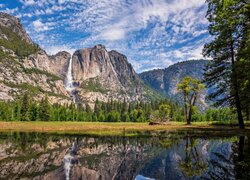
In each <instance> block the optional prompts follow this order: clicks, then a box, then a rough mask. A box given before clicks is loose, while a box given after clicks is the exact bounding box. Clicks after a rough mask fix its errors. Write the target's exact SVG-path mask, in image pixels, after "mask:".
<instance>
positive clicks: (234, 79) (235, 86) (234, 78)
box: [231, 46, 245, 129]
mask: <svg viewBox="0 0 250 180" xmlns="http://www.w3.org/2000/svg"><path fill="white" fill-rule="evenodd" d="M231 58H232V84H233V90H234V99H235V105H236V110H237V115H238V122H239V127H240V129H244V128H245V126H244V120H243V116H242V109H241V103H240V96H239V87H238V77H237V71H236V70H235V59H234V49H233V46H231Z"/></svg>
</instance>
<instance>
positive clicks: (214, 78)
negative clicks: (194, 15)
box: [203, 0, 250, 128]
mask: <svg viewBox="0 0 250 180" xmlns="http://www.w3.org/2000/svg"><path fill="white" fill-rule="evenodd" d="M207 3H208V11H207V19H208V21H209V22H210V25H209V33H210V34H211V35H212V36H214V38H213V40H212V41H211V42H210V43H208V44H206V45H205V47H204V53H203V54H204V55H205V56H207V57H210V58H212V61H211V63H209V64H208V66H207V68H206V72H205V81H206V83H207V86H208V87H214V88H215V89H216V91H215V92H213V93H211V94H210V95H209V98H210V99H212V100H215V101H216V102H217V105H218V106H221V105H225V104H226V105H227V104H230V105H231V106H232V107H235V108H236V110H237V115H238V122H239V127H240V128H244V121H243V115H242V110H243V107H244V105H245V104H248V103H245V104H244V103H243V101H242V97H241V94H242V95H243V94H244V93H243V92H245V93H246V94H244V96H248V95H249V91H248V92H247V91H245V90H246V89H248V85H247V80H246V78H247V77H248V75H246V76H243V77H241V72H242V70H243V69H244V67H243V66H242V65H240V66H239V63H240V62H247V61H246V58H247V57H248V59H249V56H247V54H248V53H249V51H248V50H249V46H248V43H247V41H248V40H247V39H248V38H247V37H249V22H250V21H249V2H248V1H245V0H225V1H221V0H207ZM247 29H248V30H247ZM247 64H248V63H247ZM247 71H249V69H248V70H247ZM243 74H244V72H243ZM244 84H246V86H245V88H246V89H245V90H243V89H244V88H243V87H244ZM242 90H243V91H242ZM247 106H248V105H247Z"/></svg>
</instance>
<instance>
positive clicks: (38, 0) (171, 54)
mask: <svg viewBox="0 0 250 180" xmlns="http://www.w3.org/2000/svg"><path fill="white" fill-rule="evenodd" d="M20 1H21V2H22V3H23V4H24V6H23V7H22V8H20V12H18V16H19V17H21V18H23V19H25V20H27V19H28V20H27V23H26V26H27V27H28V31H29V32H30V33H31V37H32V38H33V39H34V40H35V41H36V42H37V43H39V44H40V45H41V46H42V47H45V49H47V50H48V52H50V53H52V54H53V53H56V52H57V51H59V50H60V48H63V47H66V49H69V48H70V47H73V49H74V48H75V49H78V48H83V47H92V46H94V45H95V44H98V43H102V44H104V45H105V46H106V47H109V48H110V49H116V50H118V51H120V52H122V53H124V54H125V55H127V56H128V59H133V61H132V63H133V65H134V66H135V67H136V68H135V69H137V71H143V69H150V68H157V67H166V66H168V65H170V64H171V63H173V62H174V61H181V60H187V59H191V58H193V59H194V58H195V59H196V58H201V57H202V56H201V50H202V48H201V47H202V45H203V44H204V42H205V38H206V37H207V27H206V26H207V23H208V22H207V20H206V18H205V14H206V5H205V0H20ZM31 5H32V6H31ZM52 14H53V15H52ZM34 16H35V17H37V18H38V19H37V20H35V21H33V22H32V23H30V19H32V17H34ZM51 30H53V31H51ZM199 39H202V42H199V41H197V40H199ZM62 44H65V46H62Z"/></svg>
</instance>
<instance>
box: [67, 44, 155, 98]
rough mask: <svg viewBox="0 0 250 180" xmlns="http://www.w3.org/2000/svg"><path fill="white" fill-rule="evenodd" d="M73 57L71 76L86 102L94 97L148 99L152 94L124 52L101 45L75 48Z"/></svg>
mask: <svg viewBox="0 0 250 180" xmlns="http://www.w3.org/2000/svg"><path fill="white" fill-rule="evenodd" d="M72 58H73V59H72V60H73V65H72V66H73V67H72V72H73V79H74V81H75V84H77V85H78V89H77V91H78V92H79V95H80V96H81V97H82V99H83V100H84V101H86V102H93V101H95V100H96V99H97V98H98V99H99V100H101V101H107V100H108V99H111V98H112V99H116V100H123V99H126V100H127V101H136V100H148V99H149V98H151V97H150V96H152V94H154V92H153V91H151V90H150V89H148V88H147V87H146V86H145V85H144V83H143V81H142V80H141V79H140V77H139V76H138V75H137V74H136V72H135V71H134V69H133V67H132V65H131V64H130V63H129V62H128V60H127V58H126V56H125V55H123V54H120V53H118V52H116V51H114V50H112V51H110V52H108V51H107V50H106V48H105V46H103V45H96V46H94V47H93V48H87V49H81V50H77V51H76V52H75V53H74V54H73V57H72ZM150 93H151V94H150Z"/></svg>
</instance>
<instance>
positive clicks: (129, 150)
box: [0, 136, 157, 180]
mask: <svg viewBox="0 0 250 180" xmlns="http://www.w3.org/2000/svg"><path fill="white" fill-rule="evenodd" d="M22 137H23V138H24V139H26V140H27V141H28V142H30V140H29V139H27V137H26V136H22ZM74 143H75V141H74V138H62V139H58V137H52V138H49V139H48V140H47V142H46V143H45V144H46V146H45V147H44V142H43V143H39V142H36V140H34V142H33V143H29V144H26V145H27V146H28V147H27V146H26V145H23V146H22V148H21V144H23V143H22V142H19V141H15V140H13V139H10V140H6V141H5V142H4V143H3V144H1V145H0V153H1V154H0V155H1V156H0V157H1V159H0V177H1V178H4V179H20V178H27V179H30V178H32V179H55V180H56V179H65V178H66V174H67V173H65V172H67V171H65V162H67V161H70V168H69V172H68V174H69V179H79V178H80V179H133V178H134V177H135V176H136V175H137V173H138V171H139V170H140V164H141V165H142V164H143V161H145V160H147V159H148V158H149V156H153V155H155V154H154V152H152V151H153V150H154V148H152V145H151V144H150V142H149V141H147V140H146V139H145V142H144V140H143V141H140V142H137V140H136V139H134V140H133V139H132V140H130V139H127V138H124V139H121V138H105V139H100V138H97V139H96V138H95V139H94V138H79V140H78V143H77V149H74V148H75V146H74V145H73V146H72V144H74ZM156 152H157V151H156ZM66 164H67V163H66ZM1 178H0V179H1Z"/></svg>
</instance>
